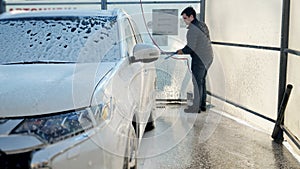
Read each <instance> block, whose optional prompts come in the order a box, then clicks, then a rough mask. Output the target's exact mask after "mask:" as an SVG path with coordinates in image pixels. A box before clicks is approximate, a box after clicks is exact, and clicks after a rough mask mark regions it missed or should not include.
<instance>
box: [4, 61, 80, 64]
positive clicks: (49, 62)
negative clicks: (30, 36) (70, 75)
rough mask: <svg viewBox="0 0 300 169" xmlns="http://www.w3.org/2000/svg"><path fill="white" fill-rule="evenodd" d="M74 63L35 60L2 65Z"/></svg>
mask: <svg viewBox="0 0 300 169" xmlns="http://www.w3.org/2000/svg"><path fill="white" fill-rule="evenodd" d="M70 63H76V62H69V61H53V60H35V61H20V62H8V63H2V65H18V64H20V65H23V64H24V65H26V64H70Z"/></svg>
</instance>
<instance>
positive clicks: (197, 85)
mask: <svg viewBox="0 0 300 169" xmlns="http://www.w3.org/2000/svg"><path fill="white" fill-rule="evenodd" d="M192 73H193V84H194V100H193V106H195V107H198V108H201V107H206V95H207V92H206V75H207V70H206V68H205V66H204V65H203V66H201V65H200V66H199V65H196V66H193V65H192Z"/></svg>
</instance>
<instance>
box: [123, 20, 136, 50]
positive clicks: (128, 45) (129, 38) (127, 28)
mask: <svg viewBox="0 0 300 169" xmlns="http://www.w3.org/2000/svg"><path fill="white" fill-rule="evenodd" d="M124 32H125V37H124V38H125V49H126V52H127V54H128V56H132V55H133V47H134V45H135V44H136V40H135V37H134V32H133V30H132V27H131V24H130V22H129V20H128V19H126V20H125V22H124Z"/></svg>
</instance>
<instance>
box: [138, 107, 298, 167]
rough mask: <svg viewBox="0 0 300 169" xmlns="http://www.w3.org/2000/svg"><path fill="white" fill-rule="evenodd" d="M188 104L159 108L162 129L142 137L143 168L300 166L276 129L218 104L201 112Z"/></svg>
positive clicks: (140, 153)
mask: <svg viewBox="0 0 300 169" xmlns="http://www.w3.org/2000/svg"><path fill="white" fill-rule="evenodd" d="M183 109H184V106H161V107H160V108H158V109H157V110H156V117H157V118H156V120H155V122H156V128H155V129H154V130H152V131H149V132H147V133H146V134H145V135H144V139H143V140H142V144H141V147H140V149H141V151H140V152H139V160H138V167H139V169H240V168H242V169H246V168H251V169H300V163H299V161H298V160H297V159H296V158H294V156H293V155H292V154H291V153H290V152H289V151H288V150H287V149H286V147H285V146H283V145H279V144H277V143H274V142H273V141H272V138H271V136H270V134H268V133H265V132H262V131H260V130H257V129H255V128H251V127H249V126H247V125H244V124H241V123H239V122H238V121H235V120H232V119H231V118H228V117H227V116H223V114H222V113H217V112H215V111H214V110H213V109H210V110H208V111H206V112H202V113H200V114H196V113H184V111H183Z"/></svg>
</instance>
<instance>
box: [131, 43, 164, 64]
mask: <svg viewBox="0 0 300 169" xmlns="http://www.w3.org/2000/svg"><path fill="white" fill-rule="evenodd" d="M159 55H160V50H159V49H158V48H157V47H156V46H154V45H150V44H143V43H140V44H136V45H135V46H134V48H133V56H132V57H130V61H131V63H134V62H143V63H149V62H153V61H155V60H157V59H158V57H159Z"/></svg>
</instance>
